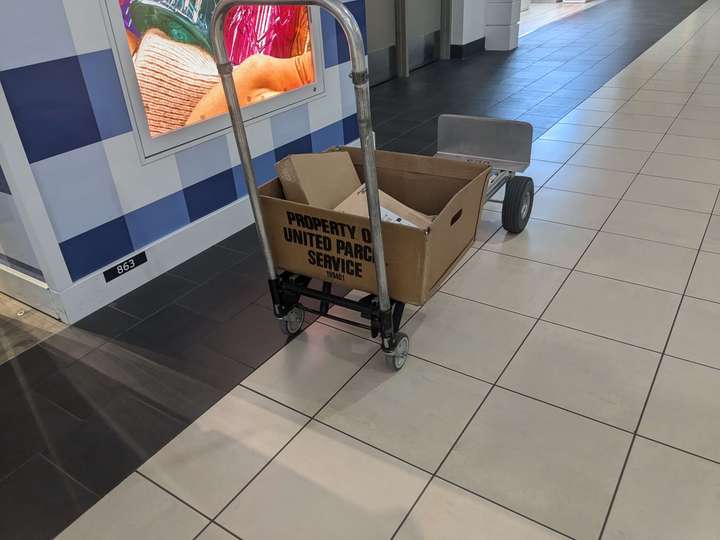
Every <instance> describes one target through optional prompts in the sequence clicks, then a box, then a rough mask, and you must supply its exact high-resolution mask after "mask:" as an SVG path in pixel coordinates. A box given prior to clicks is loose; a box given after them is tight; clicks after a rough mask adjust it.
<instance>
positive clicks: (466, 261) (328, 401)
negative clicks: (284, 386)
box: [228, 77, 640, 497]
mask: <svg viewBox="0 0 720 540" xmlns="http://www.w3.org/2000/svg"><path fill="white" fill-rule="evenodd" d="M541 78H542V77H541ZM429 146H430V145H428V147H429ZM496 232H497V231H496ZM596 236H597V235H596ZM228 249H229V248H228ZM230 251H232V250H230ZM466 263H467V261H466V262H465V263H464V264H466ZM464 264H463V266H464ZM460 268H462V266H461V267H459V268H458V269H457V270H456V271H455V272H454V273H453V275H454V274H455V273H457V272H458V271H459V270H460ZM497 309H501V308H497ZM413 316H414V315H413ZM528 335H529V333H528ZM606 339H607V338H606ZM371 359H372V357H371ZM369 361H370V360H368V362H369ZM366 364H367V362H366ZM366 364H364V365H366ZM364 365H363V367H364ZM363 367H361V368H360V369H359V370H358V371H357V372H356V373H355V375H356V374H357V373H358V372H359V371H360V370H362V369H363ZM506 367H507V366H506ZM355 375H353V376H351V379H352V378H353V377H354V376H355ZM348 382H349V381H348ZM346 384H347V383H346ZM501 388H502V386H501ZM341 389H342V388H341ZM338 392H339V391H338ZM331 400H332V398H331ZM328 402H329V401H328ZM285 406H286V407H287V405H285ZM323 408H324V406H323ZM320 410H322V408H321V409H320ZM318 412H319V411H318ZM316 414H317V413H316ZM308 423H309V422H308ZM308 423H306V424H305V426H303V427H302V428H301V429H300V430H299V431H298V434H299V433H300V432H301V431H302V430H303V429H304V427H306V426H307V425H308ZM296 435H297V434H296ZM639 436H640V435H639ZM365 444H367V443H365ZM272 459H274V457H273V458H272ZM251 481H252V480H251ZM248 484H249V483H248ZM463 489H464V488H463ZM466 491H467V490H466ZM481 497H482V496H481Z"/></svg>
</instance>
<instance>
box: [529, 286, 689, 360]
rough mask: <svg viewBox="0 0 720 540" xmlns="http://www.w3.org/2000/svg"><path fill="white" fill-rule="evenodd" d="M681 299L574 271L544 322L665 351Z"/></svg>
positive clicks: (665, 293) (544, 317) (546, 314)
mask: <svg viewBox="0 0 720 540" xmlns="http://www.w3.org/2000/svg"><path fill="white" fill-rule="evenodd" d="M679 303H680V296H679V295H676V294H672V293H669V292H664V291H658V290H656V289H649V288H647V287H642V286H640V285H633V284H630V283H624V282H621V281H616V280H613V279H608V278H603V277H598V276H591V275H589V274H583V273H579V272H573V274H572V275H571V276H570V278H569V279H568V281H567V282H566V283H565V285H563V287H562V289H560V292H559V293H558V294H557V296H556V297H555V300H553V303H552V304H551V305H550V307H549V308H548V310H547V312H546V313H545V315H544V316H543V319H545V320H547V321H550V322H555V323H558V324H562V325H565V326H569V327H571V328H575V329H577V330H583V331H586V332H590V333H592V334H597V335H599V336H604V337H608V338H611V339H616V340H619V341H622V342H625V343H629V344H631V345H636V346H638V347H645V348H647V349H651V350H654V351H662V350H663V347H664V346H665V341H666V340H667V337H668V335H669V333H670V328H671V326H672V322H673V319H674V317H675V312H676V311H677V307H678V304H679Z"/></svg>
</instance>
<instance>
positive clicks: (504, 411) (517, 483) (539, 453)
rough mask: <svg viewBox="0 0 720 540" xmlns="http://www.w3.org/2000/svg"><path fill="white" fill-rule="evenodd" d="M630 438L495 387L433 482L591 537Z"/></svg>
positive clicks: (571, 533)
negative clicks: (442, 480) (460, 488)
mask: <svg viewBox="0 0 720 540" xmlns="http://www.w3.org/2000/svg"><path fill="white" fill-rule="evenodd" d="M629 444H630V436H629V435H628V434H626V433H623V432H621V431H619V430H616V429H614V428H611V427H608V426H604V425H602V424H599V423H597V422H593V421H592V420H587V419H585V418H581V417H579V416H577V415H574V414H572V413H569V412H566V411H562V410H560V409H557V408H554V407H551V406H550V405H545V404H543V403H539V402H537V401H534V400H531V399H529V398H525V397H522V396H519V395H517V394H513V393H510V392H508V391H506V390H503V389H500V388H496V389H495V390H493V392H492V394H491V395H490V397H488V400H487V401H486V402H485V404H484V405H483V406H482V407H481V408H480V411H479V412H478V414H477V416H476V417H475V418H474V419H473V421H472V422H471V423H470V426H469V427H468V429H467V431H465V433H464V434H463V436H462V437H461V438H460V441H459V442H458V444H457V446H456V447H455V449H454V450H453V451H452V453H451V454H450V457H449V458H448V460H447V461H446V462H445V464H444V465H443V467H442V468H441V469H440V473H439V475H440V476H441V477H442V478H445V479H447V480H449V481H451V482H454V483H456V484H459V485H462V486H464V487H467V488H468V489H470V490H472V491H474V492H476V493H479V494H481V495H483V496H485V497H488V498H489V499H491V500H493V501H496V502H498V503H499V504H502V505H504V506H506V507H508V508H510V509H512V510H515V511H517V512H519V513H521V514H523V515H526V516H528V517H530V518H533V519H535V520H537V521H539V522H541V523H544V524H546V525H549V526H550V527H552V528H554V529H555V530H558V531H560V532H562V533H564V534H567V535H569V536H571V537H573V538H578V539H590V538H593V539H594V538H597V537H598V535H599V534H600V528H601V527H602V523H603V520H604V518H605V513H606V512H607V509H608V506H609V504H610V499H611V497H612V493H613V490H614V488H615V483H616V482H617V478H618V476H619V475H620V469H621V468H622V464H623V460H624V459H625V454H626V453H627V449H628V446H629Z"/></svg>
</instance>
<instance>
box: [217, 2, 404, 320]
mask: <svg viewBox="0 0 720 540" xmlns="http://www.w3.org/2000/svg"><path fill="white" fill-rule="evenodd" d="M237 5H274V6H286V5H302V6H309V5H315V6H319V7H321V8H324V9H326V10H327V11H329V12H330V13H331V14H332V15H333V16H334V17H335V19H337V21H338V23H339V24H340V26H341V27H342V29H343V31H344V32H345V36H346V37H347V40H348V44H349V49H350V60H351V65H352V75H351V78H352V81H353V84H354V85H355V98H356V101H357V118H358V127H359V131H360V146H361V149H362V153H363V165H364V168H365V185H366V186H367V190H366V191H367V201H368V213H369V215H370V233H371V238H372V242H373V251H374V255H375V266H376V275H377V287H378V299H379V301H380V310H381V311H384V312H389V311H390V296H389V294H388V285H387V272H386V269H385V249H384V245H383V237H382V220H381V217H380V196H379V194H378V183H377V169H376V165H375V142H374V139H373V133H372V120H371V114H370V77H369V75H368V68H367V61H366V59H365V44H364V43H363V38H362V32H361V31H360V27H359V26H358V23H357V21H356V20H355V18H354V17H353V15H352V13H350V11H349V10H348V8H347V7H345V5H344V4H343V3H342V2H341V1H340V0H221V1H220V3H219V4H218V5H217V7H216V8H215V12H214V13H213V18H212V44H213V49H214V51H215V60H216V62H217V67H218V72H219V73H220V77H221V79H222V83H223V88H224V90H225V98H226V99H227V103H228V109H229V111H230V119H231V120H232V125H233V130H234V132H235V139H236V141H237V146H238V151H239V152H240V158H241V159H242V165H243V170H244V172H245V183H246V184H247V191H248V196H249V198H250V205H251V206H252V210H253V214H255V222H256V223H257V228H258V232H259V235H260V242H261V243H262V248H263V251H264V253H265V261H266V263H267V266H268V274H269V276H270V279H273V280H274V279H276V278H277V275H276V272H275V263H274V261H273V257H272V253H271V251H270V244H269V242H268V237H267V232H266V230H265V221H264V219H263V215H262V208H261V207H260V200H259V199H258V194H257V186H256V184H255V171H254V170H253V165H252V156H251V155H250V145H249V143H248V139H247V134H246V132H245V125H244V122H243V116H242V111H241V108H240V104H239V102H238V98H237V93H236V92H235V84H234V82H233V76H232V72H233V65H232V64H231V63H230V62H229V61H228V55H227V50H226V48H225V36H224V27H225V17H226V16H227V14H228V11H229V10H230V9H231V8H233V7H234V6H237Z"/></svg>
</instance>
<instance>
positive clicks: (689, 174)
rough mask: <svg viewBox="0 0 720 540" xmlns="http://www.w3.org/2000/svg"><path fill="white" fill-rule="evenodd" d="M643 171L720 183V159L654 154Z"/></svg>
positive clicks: (708, 182)
mask: <svg viewBox="0 0 720 540" xmlns="http://www.w3.org/2000/svg"><path fill="white" fill-rule="evenodd" d="M642 172H643V173H644V174H649V175H652V176H664V177H665V178H679V179H680V180H692V181H694V182H704V183H706V184H715V185H720V161H717V160H714V159H704V158H698V157H689V156H677V155H671V154H661V153H656V154H653V155H652V156H651V157H650V159H649V160H648V162H647V163H646V164H645V166H644V167H643V170H642Z"/></svg>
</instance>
